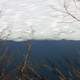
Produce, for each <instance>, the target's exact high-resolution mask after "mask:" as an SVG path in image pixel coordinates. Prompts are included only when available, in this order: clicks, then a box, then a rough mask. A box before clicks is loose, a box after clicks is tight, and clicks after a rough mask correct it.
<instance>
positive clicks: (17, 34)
mask: <svg viewBox="0 0 80 80" xmlns="http://www.w3.org/2000/svg"><path fill="white" fill-rule="evenodd" d="M73 1H74V0H67V1H66V5H67V6H68V8H69V11H70V12H71V13H72V14H74V16H76V17H77V18H78V19H79V18H80V13H79V12H80V11H79V9H80V8H79V6H78V5H80V4H79V3H80V1H79V0H78V1H77V2H76V4H77V6H76V4H74V2H73ZM76 8H77V9H76ZM31 33H32V34H31ZM31 38H33V39H52V40H54V39H57V40H58V39H67V40H80V22H79V21H77V20H75V19H74V18H73V17H71V16H70V15H68V14H66V13H65V9H64V0H0V39H3V40H4V39H8V40H16V41H20V40H27V39H31Z"/></svg>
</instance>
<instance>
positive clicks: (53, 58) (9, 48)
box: [0, 40, 80, 80]
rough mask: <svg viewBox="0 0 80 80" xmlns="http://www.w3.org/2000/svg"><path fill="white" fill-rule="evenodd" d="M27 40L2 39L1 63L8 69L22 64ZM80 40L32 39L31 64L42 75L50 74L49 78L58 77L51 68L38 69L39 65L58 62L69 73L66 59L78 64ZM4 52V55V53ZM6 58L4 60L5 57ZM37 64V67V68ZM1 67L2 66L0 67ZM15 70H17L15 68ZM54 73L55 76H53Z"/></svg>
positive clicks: (0, 44)
mask: <svg viewBox="0 0 80 80" xmlns="http://www.w3.org/2000/svg"><path fill="white" fill-rule="evenodd" d="M27 48H28V46H27V42H26V41H24V42H14V41H1V42H0V61H2V62H3V63H4V64H3V63H1V62H0V64H1V65H2V66H0V67H5V69H6V70H7V71H11V70H12V69H15V67H16V65H18V64H20V63H21V62H22V61H23V60H24V57H25V54H26V53H27ZM79 50H80V41H69V40H68V41H67V40H32V56H31V64H33V67H34V68H35V69H36V70H38V71H39V72H40V73H42V74H41V75H47V76H49V79H51V80H52V79H56V80H57V78H56V77H55V75H56V74H54V73H53V72H51V71H50V69H51V66H48V68H49V69H46V68H43V69H37V68H38V66H39V65H42V64H48V65H51V64H53V63H57V64H58V65H60V66H61V68H60V69H62V70H63V71H65V72H66V73H67V68H66V67H63V66H64V65H65V60H67V59H70V60H73V61H74V62H75V63H76V64H77V65H78V66H80V65H79V63H77V62H79V59H80V58H79V57H80V51H79ZM3 54H4V55H3ZM3 58H4V59H5V60H4V59H3ZM67 61H68V60H67ZM36 66H37V68H36ZM0 69H1V68H0ZM14 71H15V70H14ZM53 75H54V77H53Z"/></svg>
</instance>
